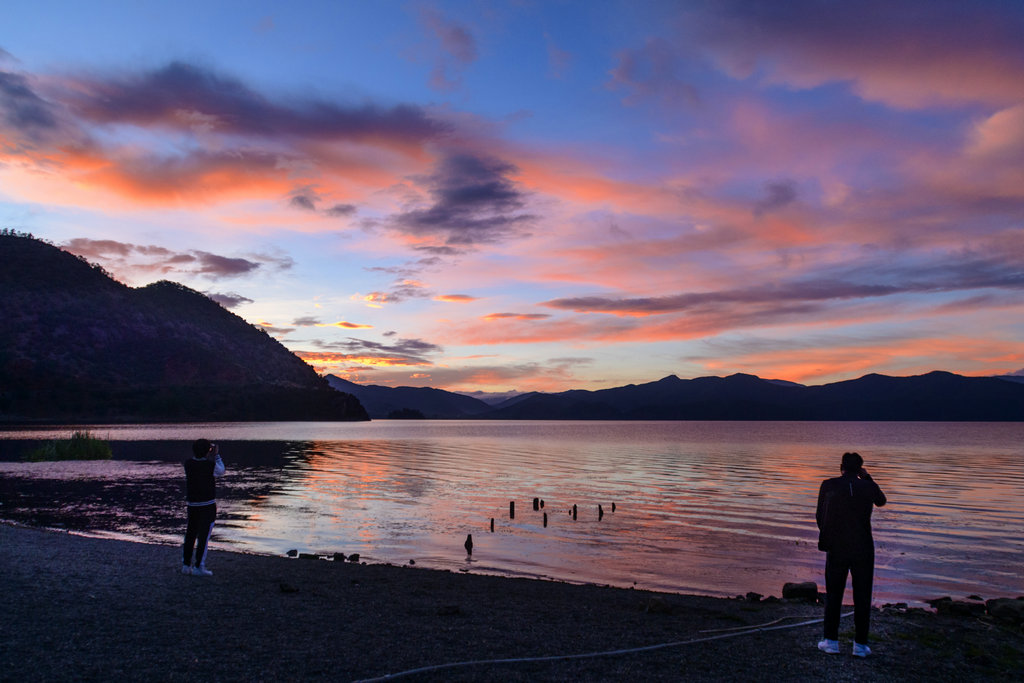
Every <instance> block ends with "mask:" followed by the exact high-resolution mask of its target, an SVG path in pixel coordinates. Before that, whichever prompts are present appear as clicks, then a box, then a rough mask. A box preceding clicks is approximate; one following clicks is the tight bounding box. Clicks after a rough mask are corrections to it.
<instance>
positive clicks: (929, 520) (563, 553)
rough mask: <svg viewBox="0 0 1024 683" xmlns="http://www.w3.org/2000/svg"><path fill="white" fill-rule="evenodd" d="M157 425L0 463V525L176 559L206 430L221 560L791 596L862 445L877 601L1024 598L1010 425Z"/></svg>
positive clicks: (1016, 435)
mask: <svg viewBox="0 0 1024 683" xmlns="http://www.w3.org/2000/svg"><path fill="white" fill-rule="evenodd" d="M138 429H142V428H138ZM156 429H157V431H146V430H145V429H142V431H141V432H128V431H123V432H119V434H120V435H124V436H126V437H134V438H135V439H137V440H129V439H128V438H126V439H125V440H117V441H114V442H113V447H114V457H115V460H114V461H112V462H100V463H95V462H94V463H33V464H24V463H18V462H6V463H0V503H2V508H0V513H2V514H0V516H3V517H4V518H6V519H15V520H18V521H23V522H26V523H31V524H39V525H44V526H63V527H65V528H69V529H75V530H81V531H88V532H90V533H103V534H123V535H129V536H132V537H137V538H145V539H149V540H157V541H161V542H169V543H178V542H179V541H180V535H181V533H182V530H183V526H184V512H183V506H182V502H181V501H182V495H183V492H182V487H183V476H182V471H181V466H180V461H181V460H183V459H184V458H186V457H188V453H189V451H188V443H189V440H190V439H191V437H192V435H194V434H196V433H198V432H199V431H201V432H202V433H204V434H210V435H211V436H212V437H213V438H215V439H216V440H217V441H218V443H220V444H221V450H222V453H223V454H224V458H225V462H226V464H227V466H228V475H227V476H226V477H224V478H223V479H222V480H221V481H220V482H219V484H218V491H219V494H220V495H219V497H220V505H219V509H220V514H219V517H220V518H219V520H218V524H217V526H216V527H215V532H214V546H213V548H214V550H216V547H217V545H218V544H220V545H221V547H224V546H225V545H230V546H233V547H235V548H238V549H244V550H248V551H254V552H267V553H284V552H285V551H287V550H289V549H292V548H297V549H300V550H303V551H308V552H322V553H334V552H344V553H346V554H351V553H359V554H360V555H361V556H362V557H363V558H365V559H366V560H368V561H371V562H393V563H397V564H405V563H407V562H408V561H409V560H411V559H415V560H416V563H417V565H420V566H428V567H438V568H448V569H453V570H458V569H467V568H471V569H472V570H473V571H478V572H479V571H484V572H494V573H503V574H522V575H529V576H550V577H554V578H559V579H563V580H575V581H586V582H594V583H602V584H604V583H608V584H614V585H620V586H630V585H634V584H635V585H637V586H639V587H643V588H655V589H660V590H668V591H678V592H697V593H704V594H711V595H735V594H741V593H745V592H747V591H748V590H754V591H757V592H760V593H763V594H765V595H769V594H776V595H778V594H779V591H780V590H781V586H782V584H783V583H784V582H786V581H804V580H810V581H817V582H818V583H819V584H821V583H822V567H823V564H824V556H823V554H822V553H819V552H818V551H817V549H816V541H817V531H816V528H815V525H814V504H815V501H816V496H817V488H818V485H819V483H820V482H821V480H822V479H823V478H826V477H830V476H834V475H835V474H837V469H838V455H839V454H841V453H842V452H843V451H844V450H848V449H849V448H850V447H853V446H851V444H852V445H855V446H856V447H857V450H859V451H860V452H861V453H862V454H863V455H864V456H865V458H866V459H867V461H868V467H869V469H871V471H872V472H873V473H874V475H875V477H876V478H877V479H878V481H879V482H880V484H881V485H882V487H883V489H884V490H885V491H886V493H887V495H888V496H889V498H890V504H889V505H888V506H886V507H885V508H882V509H880V510H878V511H876V513H875V528H876V546H877V560H876V567H877V569H876V590H875V598H876V600H877V601H883V602H884V601H897V600H910V601H914V600H923V599H927V598H932V597H935V596H937V595H940V594H952V595H967V594H970V593H978V594H980V595H983V596H986V597H993V596H997V595H1017V594H1021V593H1024V580H1022V578H1021V577H1020V576H1019V575H1018V572H1017V568H1018V567H1019V566H1020V565H1021V561H1022V560H1024V536H1022V534H1021V532H1020V529H1021V528H1024V503H1022V502H1021V500H1020V497H1019V496H1018V495H1017V492H1018V491H1019V490H1020V489H1021V485H1022V484H1024V464H1022V462H1021V459H1020V457H1019V454H1018V453H1017V451H1016V449H1017V444H1018V443H1019V442H1020V437H1021V436H1024V428H1022V426H1020V425H1015V424H1013V425H920V424H910V425H908V424H905V423H903V424H895V425H889V424H884V425H880V424H865V423H808V424H793V423H681V424H680V423H653V424H649V423H584V424H574V423H515V424H509V423H415V424H409V423H379V422H378V423H372V424H371V425H362V424H360V425H355V426H353V425H351V424H344V425H339V426H332V425H330V424H326V423H325V424H320V425H313V426H309V425H301V426H299V427H293V426H291V425H285V426H282V427H281V430H282V433H283V434H285V435H287V436H289V437H304V436H309V437H327V438H295V439H292V440H287V441H283V440H243V439H241V438H240V436H242V435H244V430H243V427H241V426H239V425H216V426H210V425H202V426H196V425H191V426H187V432H185V433H186V434H187V438H182V436H183V434H182V433H181V432H180V431H179V432H177V433H175V438H174V439H166V438H152V437H155V436H156V437H167V436H168V434H169V433H168V432H167V431H166V430H167V429H168V427H167V426H160V427H159V428H156ZM183 429H184V428H183ZM218 430H219V431H218ZM271 431H272V430H271V428H270V427H269V426H266V425H264V426H258V427H257V428H256V429H254V430H253V432H252V433H253V435H256V436H260V437H263V436H265V435H266V434H268V433H270V432H271ZM140 435H141V436H150V437H151V438H148V439H138V437H139V436H140ZM14 443H15V442H14V441H13V440H7V441H0V448H2V449H4V453H5V454H6V453H10V452H11V451H12V449H14V446H12V444H14ZM861 444H863V445H861ZM3 457H4V458H6V459H8V460H9V459H10V458H9V457H7V455H3ZM534 497H537V498H540V499H543V500H544V503H545V505H544V508H543V509H542V510H538V511H534V510H533V509H532V506H531V504H530V502H531V501H532V499H533V498H534ZM511 500H514V501H516V517H515V519H509V514H508V507H509V501H511ZM613 502H614V503H615V504H616V510H615V512H612V511H611V504H612V503H613ZM573 505H577V506H578V511H579V514H578V517H577V519H575V520H573V518H572V516H571V510H572V507H573ZM598 505H602V506H603V509H604V512H605V514H604V517H603V518H602V519H599V518H598V513H597V510H598ZM544 513H547V515H548V525H547V527H545V526H544V524H543V515H544ZM491 518H494V520H495V531H494V533H491V532H490V519H491ZM470 533H471V534H473V539H474V543H475V547H474V552H473V556H472V559H469V558H467V556H466V552H465V549H464V548H463V542H464V540H465V538H466V535H467V534H470Z"/></svg>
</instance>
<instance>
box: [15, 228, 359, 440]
mask: <svg viewBox="0 0 1024 683" xmlns="http://www.w3.org/2000/svg"><path fill="white" fill-rule="evenodd" d="M310 419H315V420H365V419H368V417H367V415H366V411H365V410H364V409H363V408H362V406H361V405H360V404H359V401H358V400H357V399H355V397H353V396H351V395H348V394H344V393H341V392H338V391H335V390H334V389H331V388H330V387H329V386H328V384H327V382H326V380H324V379H323V378H321V377H319V376H318V375H317V374H316V372H315V371H314V370H313V369H312V368H311V367H310V366H308V365H307V364H306V363H304V362H303V361H302V360H301V359H300V358H298V357H297V356H295V355H294V354H292V353H291V352H289V351H288V350H287V349H286V348H284V346H282V345H281V344H280V343H279V342H277V341H276V340H274V339H273V338H271V337H270V336H269V335H268V334H267V333H266V332H264V331H263V330H260V329H258V328H256V327H254V326H253V325H250V324H249V323H247V322H246V321H245V320H243V319H242V318H240V317H238V316H237V315H235V314H233V313H231V312H229V311H227V310H226V309H224V308H223V307H221V306H220V305H219V304H217V303H216V302H214V301H212V300H211V299H209V298H208V297H206V296H204V295H202V294H200V293H199V292H196V291H194V290H191V289H189V288H188V287H185V286H184V285H180V284H177V283H174V282H167V281H162V282H157V283H154V284H151V285H148V286H146V287H141V288H131V287H127V286H125V285H123V284H121V283H119V282H117V281H115V280H113V279H112V278H111V277H110V276H109V275H107V273H106V272H104V271H103V269H102V268H99V267H97V266H93V265H90V264H89V263H87V262H86V261H84V260H83V259H80V258H79V257H77V256H74V255H73V254H69V253H68V252H66V251H63V250H61V249H58V248H57V247H54V246H52V245H50V244H47V243H45V242H43V241H40V240H36V239H33V238H31V237H29V236H25V235H18V234H14V233H11V232H6V231H5V232H2V233H0V420H2V421H5V422H17V421H55V422H66V421H72V420H74V421H83V422H98V421H108V420H109V421H139V420H147V421H150V420H151V421H171V420H174V421H177V420H310Z"/></svg>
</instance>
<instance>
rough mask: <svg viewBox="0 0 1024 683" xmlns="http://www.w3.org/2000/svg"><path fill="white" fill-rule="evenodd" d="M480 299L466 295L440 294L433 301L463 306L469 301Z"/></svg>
mask: <svg viewBox="0 0 1024 683" xmlns="http://www.w3.org/2000/svg"><path fill="white" fill-rule="evenodd" d="M479 300H480V297H477V296H470V295H468V294H441V295H439V296H435V297H434V301H445V302H448V303H455V304H464V303H469V302H471V301H479Z"/></svg>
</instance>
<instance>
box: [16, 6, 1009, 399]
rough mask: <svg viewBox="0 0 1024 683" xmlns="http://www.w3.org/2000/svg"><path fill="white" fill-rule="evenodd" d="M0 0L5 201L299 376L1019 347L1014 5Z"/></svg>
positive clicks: (793, 359) (740, 367) (778, 375)
mask: <svg viewBox="0 0 1024 683" xmlns="http://www.w3.org/2000/svg"><path fill="white" fill-rule="evenodd" d="M2 14H3V21H2V23H0V227H3V228H7V229H13V230H17V231H19V232H28V233H31V234H33V235H35V236H36V237H40V238H43V239H46V240H49V241H50V242H52V243H54V244H57V245H59V246H61V247H63V248H65V249H67V250H69V251H71V252H73V253H76V254H79V255H81V256H83V257H85V258H86V259H88V260H89V261H91V262H93V263H97V264H100V265H102V266H103V267H104V268H105V269H106V270H107V271H108V272H109V273H111V274H112V275H113V276H114V277H116V278H117V279H119V280H120V281H122V282H124V283H126V284H129V285H131V286H144V285H146V284H149V283H151V282H155V281H157V280H162V279H167V280H173V281H176V282H181V283H183V284H185V285H187V286H189V287H192V288H193V289H196V290H198V291H201V292H204V293H206V294H208V295H209V296H211V297H213V298H214V299H216V300H217V301H219V302H220V303H221V304H222V305H224V306H225V307H227V308H228V309H230V310H231V311H233V312H234V313H236V314H237V315H239V316H241V317H243V318H244V319H245V320H247V321H248V322H250V323H252V324H254V325H257V326H261V327H263V328H264V329H266V330H267V332H268V333H270V334H271V335H273V336H274V337H275V338H277V339H278V340H280V341H281V343H282V344H284V345H285V346H286V347H287V348H288V349H290V350H292V351H293V352H295V353H296V354H298V355H299V356H300V357H302V358H304V359H305V360H306V361H307V362H308V363H309V364H311V365H312V366H313V367H315V368H316V369H317V370H318V371H319V372H321V373H331V374H335V375H338V376H340V377H344V378H347V379H349V380H352V381H354V382H359V383H364V384H382V385H389V386H399V385H406V386H434V387H439V388H444V389H448V390H452V391H461V392H465V393H472V392H496V393H500V392H509V391H563V390H568V389H600V388H606V387H613V386H621V385H624V384H629V383H642V382H649V381H654V380H657V379H660V378H662V377H665V376H667V375H671V374H675V375H677V376H679V377H682V378H691V377H700V376H708V375H717V376H724V375H730V374H733V373H738V372H742V373H749V374H755V375H758V376H760V377H764V378H770V379H783V380H789V381H793V382H800V383H804V384H823V383H826V382H834V381H840V380H846V379H853V378H857V377H860V376H863V375H865V374H868V373H872V372H878V373H883V374H888V375H896V376H906V375H914V374H922V373H925V372H929V371H931V370H947V371H951V372H957V373H960V374H964V375H971V376H983V375H998V374H1008V373H1018V372H1021V373H1024V343H1022V341H1024V40H1022V39H1021V36H1024V3H1021V2H1017V1H1013V2H995V1H988V2H980V1H976V2H970V3H967V2H960V1H956V2H948V1H946V0H922V1H919V0H905V1H901V2H895V3H894V2H891V1H888V0H886V1H876V0H867V1H865V2H856V3H852V2H831V1H815V2H812V1H808V0H794V1H792V2H784V3H780V2H758V1H744V2H729V1H709V2H697V1H693V2H689V1H673V2H654V1H649V2H643V1H638V0H631V1H629V2H617V1H611V0H592V1H590V2H587V1H573V0H564V1H560V0H549V1H546V2H542V1H540V0H536V1H534V0H505V1H497V0H494V1H488V0H477V1H475V2H430V1H424V2H399V1H395V2H388V1H386V0H382V1H381V2H354V1H352V2H347V1H343V0H335V1H323V2H317V1H314V0H306V1H302V2H294V3H280V2H261V1H258V0H246V1H241V0H240V1H237V2H235V1H230V2H229V1H219V0H204V1H203V2H192V1H191V0H179V1H178V2H175V3H167V2H143V1H140V0H133V1H130V2H120V1H106V0H97V1H96V2H88V3H86V2H71V1H68V2H53V1H50V0H33V1H32V2H28V1H22V0H13V1H12V0H7V1H6V2H4V3H3V9H2Z"/></svg>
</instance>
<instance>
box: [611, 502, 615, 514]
mask: <svg viewBox="0 0 1024 683" xmlns="http://www.w3.org/2000/svg"><path fill="white" fill-rule="evenodd" d="M612 512H615V503H612Z"/></svg>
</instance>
